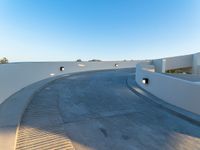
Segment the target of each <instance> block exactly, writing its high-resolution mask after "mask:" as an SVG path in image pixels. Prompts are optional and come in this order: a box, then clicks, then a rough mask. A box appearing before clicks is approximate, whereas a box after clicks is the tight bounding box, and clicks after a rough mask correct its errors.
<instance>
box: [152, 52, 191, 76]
mask: <svg viewBox="0 0 200 150" xmlns="http://www.w3.org/2000/svg"><path fill="white" fill-rule="evenodd" d="M152 64H153V65H154V66H155V69H156V72H162V73H164V72H165V71H166V70H171V69H177V68H189V67H193V55H184V56H177V57H167V58H162V59H155V60H153V61H152Z"/></svg>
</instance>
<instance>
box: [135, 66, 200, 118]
mask: <svg viewBox="0 0 200 150" xmlns="http://www.w3.org/2000/svg"><path fill="white" fill-rule="evenodd" d="M149 69H151V70H152V66H148V65H140V64H138V65H137V66H136V82H137V84H138V85H139V86H140V87H142V88H143V89H145V90H146V91H148V92H150V93H152V94H153V95H155V96H157V97H159V98H160V99H162V100H164V101H166V102H168V103H170V104H173V105H175V106H178V107H181V108H183V109H185V110H188V111H190V112H193V113H196V114H199V115H200V83H195V82H190V81H186V80H182V79H178V78H174V77H171V76H167V75H165V74H161V73H157V72H151V71H149ZM143 78H148V79H149V84H148V85H144V84H143V83H142V79H143Z"/></svg>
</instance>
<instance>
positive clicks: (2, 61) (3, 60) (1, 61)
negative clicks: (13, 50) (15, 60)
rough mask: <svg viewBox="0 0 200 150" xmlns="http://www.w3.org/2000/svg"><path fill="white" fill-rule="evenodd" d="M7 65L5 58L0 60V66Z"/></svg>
mask: <svg viewBox="0 0 200 150" xmlns="http://www.w3.org/2000/svg"><path fill="white" fill-rule="evenodd" d="M7 63H8V59H7V58H6V57H3V58H1V59H0V64H7Z"/></svg>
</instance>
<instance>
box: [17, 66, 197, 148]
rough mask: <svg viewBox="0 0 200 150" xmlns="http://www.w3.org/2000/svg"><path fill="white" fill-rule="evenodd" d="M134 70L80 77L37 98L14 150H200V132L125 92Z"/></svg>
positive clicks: (57, 83) (61, 81) (64, 81)
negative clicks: (128, 79) (127, 81)
mask: <svg viewBox="0 0 200 150" xmlns="http://www.w3.org/2000/svg"><path fill="white" fill-rule="evenodd" d="M133 72H134V70H133V69H125V70H124V69H123V70H115V71H102V72H93V73H82V74H77V75H74V76H70V77H65V78H61V79H58V80H56V81H53V82H52V83H51V84H48V86H46V87H44V88H43V89H42V90H41V91H39V92H37V93H36V94H35V96H34V97H33V99H32V101H31V103H30V104H29V106H28V107H27V109H26V111H25V113H24V115H23V118H22V122H21V125H20V128H19V131H18V138H17V145H16V149H18V150H20V149H56V147H57V149H76V150H111V149H114V150H147V149H148V150H161V149H163V150H191V149H192V150H199V149H200V127H199V126H196V125H193V124H191V123H190V122H187V121H185V120H183V119H182V118H179V117H177V116H175V115H172V114H171V113H169V112H167V111H165V110H164V109H162V108H160V107H158V105H154V104H153V103H149V101H148V100H146V99H145V98H143V97H139V96H137V95H136V94H134V93H133V92H132V91H130V90H129V89H128V88H127V85H126V80H127V78H128V77H129V76H130V75H132V73H133Z"/></svg>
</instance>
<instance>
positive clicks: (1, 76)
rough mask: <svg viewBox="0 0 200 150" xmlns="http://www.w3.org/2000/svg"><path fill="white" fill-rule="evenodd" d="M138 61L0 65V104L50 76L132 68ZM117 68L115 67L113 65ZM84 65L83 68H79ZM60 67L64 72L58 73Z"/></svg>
mask: <svg viewBox="0 0 200 150" xmlns="http://www.w3.org/2000/svg"><path fill="white" fill-rule="evenodd" d="M137 62H139V61H126V62H118V61H109V62H80V63H77V62H38V63H11V64H2V65H0V103H2V102H3V101H4V100H5V99H6V98H8V97H9V96H11V95H12V94H14V93H15V92H17V91H19V90H20V89H22V88H24V87H26V86H28V85H29V84H32V83H34V82H37V81H40V80H43V79H46V78H49V77H51V76H50V74H55V75H61V74H67V73H75V72H81V71H90V70H102V69H116V68H130V67H134V66H135V65H136V63H137ZM116 63H117V64H118V65H119V66H118V67H115V66H114V65H115V64H116ZM79 64H81V66H82V65H84V67H81V66H79ZM60 66H64V67H65V70H64V71H63V72H61V71H60Z"/></svg>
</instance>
